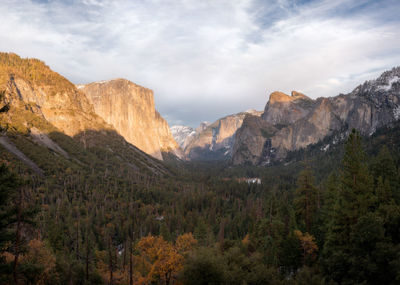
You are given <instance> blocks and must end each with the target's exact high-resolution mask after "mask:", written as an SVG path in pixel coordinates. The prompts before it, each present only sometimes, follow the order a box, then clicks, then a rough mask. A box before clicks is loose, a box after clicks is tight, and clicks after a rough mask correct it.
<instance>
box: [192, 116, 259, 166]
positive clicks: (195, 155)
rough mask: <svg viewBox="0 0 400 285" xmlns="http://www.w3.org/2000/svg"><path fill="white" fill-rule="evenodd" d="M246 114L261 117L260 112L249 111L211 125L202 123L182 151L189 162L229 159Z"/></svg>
mask: <svg viewBox="0 0 400 285" xmlns="http://www.w3.org/2000/svg"><path fill="white" fill-rule="evenodd" d="M247 114H253V115H255V116H256V115H258V116H259V115H261V112H257V111H255V110H249V111H246V112H243V113H238V114H234V115H230V116H226V117H224V118H221V119H219V120H217V121H215V122H214V123H212V124H209V125H207V124H205V123H202V124H201V125H200V126H199V127H198V128H196V133H195V134H194V135H193V136H192V137H190V139H189V141H188V142H187V144H186V147H185V149H184V152H185V156H186V158H187V159H189V160H219V159H229V158H230V157H231V155H232V150H233V145H234V142H235V135H236V131H237V130H238V129H239V128H240V127H241V125H242V123H243V120H244V118H245V116H246V115H247Z"/></svg>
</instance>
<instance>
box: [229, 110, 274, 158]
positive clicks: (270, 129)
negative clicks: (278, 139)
mask: <svg viewBox="0 0 400 285" xmlns="http://www.w3.org/2000/svg"><path fill="white" fill-rule="evenodd" d="M276 131H277V129H276V128H275V127H274V126H273V125H272V124H270V123H268V122H267V121H265V120H263V119H262V118H261V117H259V116H254V115H247V116H246V117H245V119H244V120H243V124H242V127H241V128H239V129H238V130H237V132H236V141H235V143H234V146H233V153H234V156H233V157H232V162H233V164H244V163H249V164H259V163H260V161H262V160H263V158H264V157H266V155H269V154H271V148H270V147H271V137H272V136H273V135H274V134H275V133H276ZM268 147H269V148H268ZM263 152H266V153H263ZM267 160H268V158H267Z"/></svg>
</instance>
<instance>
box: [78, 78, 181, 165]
mask: <svg viewBox="0 0 400 285" xmlns="http://www.w3.org/2000/svg"><path fill="white" fill-rule="evenodd" d="M77 87H78V88H79V90H80V91H82V92H83V93H84V94H86V96H87V98H88V100H89V102H90V103H91V104H93V106H94V111H95V113H96V114H97V115H99V116H100V117H102V118H103V119H104V120H105V121H106V122H107V123H109V124H111V125H113V126H114V127H115V129H116V130H117V131H118V132H119V133H120V134H121V135H122V136H123V137H124V138H125V139H126V140H127V141H128V142H130V143H132V144H133V145H135V146H136V147H138V148H139V149H141V150H142V151H144V152H145V153H147V154H150V155H152V156H153V157H155V158H157V159H160V160H162V152H173V153H174V154H176V155H178V156H180V155H181V154H180V149H179V146H178V144H177V143H176V141H175V140H174V138H173V137H172V134H171V131H170V129H169V126H168V123H167V122H166V121H165V120H164V119H163V118H162V117H161V115H160V114H159V113H158V112H157V111H156V109H155V106H154V96H153V91H152V90H150V89H147V88H144V87H141V86H139V85H137V84H135V83H133V82H130V81H128V80H126V79H114V80H108V81H100V82H94V83H90V84H87V85H78V86H77Z"/></svg>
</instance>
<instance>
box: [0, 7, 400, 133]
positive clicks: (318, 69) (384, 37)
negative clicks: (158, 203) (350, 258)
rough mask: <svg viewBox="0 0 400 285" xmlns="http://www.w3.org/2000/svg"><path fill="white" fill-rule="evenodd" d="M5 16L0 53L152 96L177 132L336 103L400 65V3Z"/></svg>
mask: <svg viewBox="0 0 400 285" xmlns="http://www.w3.org/2000/svg"><path fill="white" fill-rule="evenodd" d="M0 13H1V15H2V17H1V18H0V50H2V51H13V52H16V53H18V54H20V55H21V56H26V57H36V58H40V59H42V60H44V61H45V62H46V63H47V64H48V65H50V66H51V67H52V68H53V69H54V70H56V71H57V72H59V73H61V74H63V75H65V76H66V77H67V78H68V79H70V80H71V81H73V82H74V83H87V82H91V81H97V80H102V79H109V78H116V77H124V78H127V79H129V80H131V81H133V82H135V83H138V84H141V85H143V86H146V87H148V88H151V89H153V90H154V92H155V101H156V105H157V108H158V109H159V111H160V113H161V114H162V115H164V116H165V117H166V118H167V119H168V120H169V122H170V124H175V123H184V124H189V125H192V126H195V125H197V124H198V123H199V122H200V121H203V120H208V121H213V120H215V119H217V118H219V117H222V116H224V115H227V114H229V113H235V112H239V111H243V110H246V109H249V108H257V109H263V108H264V105H265V103H266V102H267V100H268V94H269V93H270V92H272V91H274V90H282V91H284V92H290V91H291V90H299V91H302V92H304V93H306V94H307V95H309V96H311V97H313V98H316V97H319V96H334V95H337V94H338V93H341V92H342V93H345V92H349V91H351V89H352V88H354V87H355V86H356V85H358V84H359V83H361V82H362V81H364V80H366V79H371V78H374V77H375V76H377V75H378V74H379V73H380V72H382V71H383V70H385V69H389V68H391V67H392V66H396V65H399V63H400V29H399V26H400V25H399V23H400V20H399V19H398V14H399V13H400V3H399V2H398V1H395V0H393V1H390V0H388V1H379V3H376V1H356V0H350V1H348V0H346V1H345V0H338V1H317V0H314V1H289V0H280V1H262V0H253V1H250V0H237V1H229V0H219V1H215V0H205V1H196V0H163V1H161V0H145V1H123V0H115V1H101V0H82V1H78V0H69V1H28V0H20V1H11V0H3V1H1V3H0Z"/></svg>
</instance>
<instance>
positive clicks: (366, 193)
mask: <svg viewBox="0 0 400 285" xmlns="http://www.w3.org/2000/svg"><path fill="white" fill-rule="evenodd" d="M339 183H340V184H339V191H338V193H337V199H336V202H335V206H334V207H333V213H332V214H331V215H328V216H331V217H332V222H331V224H330V225H329V228H328V233H327V236H326V242H325V246H324V265H325V269H326V271H327V273H328V275H329V276H330V277H331V278H332V279H334V280H335V281H337V282H339V283H343V284H348V283H352V282H354V281H355V278H357V276H356V275H359V274H355V272H351V271H350V270H349V268H354V267H355V263H356V262H357V256H358V255H359V254H360V252H363V250H362V248H357V244H356V243H355V241H354V237H355V236H358V235H357V233H356V232H355V231H356V228H357V225H358V223H359V221H360V219H362V217H363V216H364V215H366V214H367V213H368V212H370V211H373V210H374V206H375V202H376V197H375V195H374V193H373V187H372V184H373V183H372V178H371V176H370V175H369V173H368V169H367V166H366V163H365V154H364V152H363V149H362V145H361V137H360V135H359V134H358V133H357V132H356V131H355V130H353V131H352V133H351V134H350V136H349V138H348V140H347V142H346V145H345V153H344V156H343V160H342V167H341V173H340V177H339ZM362 220H363V219H362ZM361 275H362V274H361ZM361 281H363V280H361Z"/></svg>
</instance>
